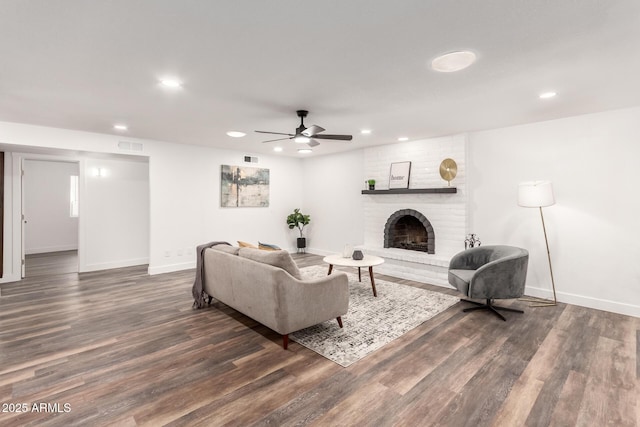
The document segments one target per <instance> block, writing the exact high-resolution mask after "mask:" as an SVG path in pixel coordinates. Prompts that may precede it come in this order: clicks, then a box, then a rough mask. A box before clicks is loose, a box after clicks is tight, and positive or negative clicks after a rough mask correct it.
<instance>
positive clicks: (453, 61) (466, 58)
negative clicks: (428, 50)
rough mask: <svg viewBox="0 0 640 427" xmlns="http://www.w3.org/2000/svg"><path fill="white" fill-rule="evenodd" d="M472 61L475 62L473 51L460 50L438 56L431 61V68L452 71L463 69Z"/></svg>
mask: <svg viewBox="0 0 640 427" xmlns="http://www.w3.org/2000/svg"><path fill="white" fill-rule="evenodd" d="M474 62H476V54H475V53H473V52H471V51H468V50H461V51H458V52H450V53H446V54H444V55H440V56H438V57H437V58H435V59H434V60H433V61H431V68H433V69H434V70H435V71H440V72H442V73H452V72H454V71H460V70H464V69H465V68H467V67H468V66H469V65H471V64H473V63H474Z"/></svg>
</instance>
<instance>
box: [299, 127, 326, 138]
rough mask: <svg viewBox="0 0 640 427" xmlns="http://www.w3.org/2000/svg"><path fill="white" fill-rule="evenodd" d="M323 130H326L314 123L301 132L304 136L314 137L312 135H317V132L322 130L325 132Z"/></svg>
mask: <svg viewBox="0 0 640 427" xmlns="http://www.w3.org/2000/svg"><path fill="white" fill-rule="evenodd" d="M323 131H324V128H323V127H320V126H316V125H312V126H310V127H308V128H306V129H305V130H303V131H302V132H300V133H301V134H302V135H304V136H308V137H312V136H315V135H316V134H318V133H320V132H323Z"/></svg>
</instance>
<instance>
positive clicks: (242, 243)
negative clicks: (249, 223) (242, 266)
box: [238, 240, 258, 249]
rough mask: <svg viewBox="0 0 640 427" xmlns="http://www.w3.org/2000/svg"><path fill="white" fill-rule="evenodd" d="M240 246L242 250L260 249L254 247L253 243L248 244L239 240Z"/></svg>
mask: <svg viewBox="0 0 640 427" xmlns="http://www.w3.org/2000/svg"><path fill="white" fill-rule="evenodd" d="M238 246H240V247H241V248H253V249H258V247H257V246H256V245H252V244H251V243H247V242H242V241H240V240H238Z"/></svg>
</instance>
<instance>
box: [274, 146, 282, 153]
mask: <svg viewBox="0 0 640 427" xmlns="http://www.w3.org/2000/svg"><path fill="white" fill-rule="evenodd" d="M273 151H276V152H278V153H279V152H281V151H282V147H273Z"/></svg>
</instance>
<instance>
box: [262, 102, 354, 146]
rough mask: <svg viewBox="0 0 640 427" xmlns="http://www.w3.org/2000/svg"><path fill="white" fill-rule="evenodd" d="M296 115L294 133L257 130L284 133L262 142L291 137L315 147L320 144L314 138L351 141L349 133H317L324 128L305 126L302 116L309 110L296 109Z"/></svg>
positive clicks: (275, 133)
mask: <svg viewBox="0 0 640 427" xmlns="http://www.w3.org/2000/svg"><path fill="white" fill-rule="evenodd" d="M296 114H297V115H298V117H300V126H298V127H297V128H296V133H283V132H266V131H263V130H257V131H256V132H257V133H268V134H272V135H286V138H277V139H270V140H268V141H262V142H274V141H283V140H285V139H293V140H294V141H295V142H297V143H300V144H307V145H308V146H309V147H315V146H317V145H320V143H319V142H318V141H316V139H333V140H336V141H351V139H353V136H351V135H329V134H323V135H319V134H320V132H324V128H322V127H320V126H316V125H312V126H310V127H306V126H305V125H304V118H305V117H307V114H309V112H308V111H307V110H298V111H296Z"/></svg>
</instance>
